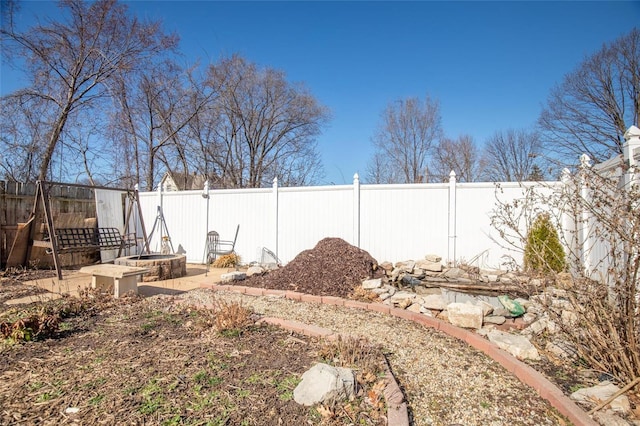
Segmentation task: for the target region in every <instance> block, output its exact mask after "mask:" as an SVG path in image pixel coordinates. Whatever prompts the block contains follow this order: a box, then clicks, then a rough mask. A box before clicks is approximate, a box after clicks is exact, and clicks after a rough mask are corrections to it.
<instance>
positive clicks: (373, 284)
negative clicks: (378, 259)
mask: <svg viewBox="0 0 640 426" xmlns="http://www.w3.org/2000/svg"><path fill="white" fill-rule="evenodd" d="M380 287H382V278H373V279H370V280H364V281H362V288H363V289H365V290H373V289H376V288H380Z"/></svg>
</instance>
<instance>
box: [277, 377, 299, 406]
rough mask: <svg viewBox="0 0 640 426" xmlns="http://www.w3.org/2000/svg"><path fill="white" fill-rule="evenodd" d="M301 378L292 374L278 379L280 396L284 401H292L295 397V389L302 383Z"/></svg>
mask: <svg viewBox="0 0 640 426" xmlns="http://www.w3.org/2000/svg"><path fill="white" fill-rule="evenodd" d="M301 380H302V379H300V378H299V377H298V376H295V375H290V376H286V377H285V378H284V379H282V380H278V381H276V389H278V392H279V394H280V395H279V398H280V399H281V400H282V401H291V400H292V399H293V390H294V389H295V388H296V386H298V384H300V382H301Z"/></svg>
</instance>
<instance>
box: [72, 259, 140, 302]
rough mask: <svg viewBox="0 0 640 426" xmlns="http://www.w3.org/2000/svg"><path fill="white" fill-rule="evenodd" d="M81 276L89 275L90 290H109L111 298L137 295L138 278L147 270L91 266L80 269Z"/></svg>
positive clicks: (134, 267) (120, 266)
mask: <svg viewBox="0 0 640 426" xmlns="http://www.w3.org/2000/svg"><path fill="white" fill-rule="evenodd" d="M80 272H81V273H83V274H89V275H91V288H97V289H100V290H110V289H111V288H113V297H116V298H118V297H120V296H124V295H125V294H126V293H128V292H129V291H133V292H134V293H135V294H138V276H140V275H142V274H145V273H147V272H149V269H147V268H139V267H137V266H124V265H111V264H104V265H92V266H84V267H82V268H80Z"/></svg>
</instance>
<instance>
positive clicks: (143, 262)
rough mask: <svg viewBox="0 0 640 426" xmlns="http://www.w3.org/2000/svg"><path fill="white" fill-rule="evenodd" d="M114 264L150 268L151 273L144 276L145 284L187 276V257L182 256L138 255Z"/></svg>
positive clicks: (121, 259) (123, 258)
mask: <svg viewBox="0 0 640 426" xmlns="http://www.w3.org/2000/svg"><path fill="white" fill-rule="evenodd" d="M113 263H114V264H116V265H126V266H138V267H140V268H148V269H149V272H148V273H146V274H144V275H143V276H142V281H145V282H147V281H162V280H169V279H172V278H180V277H183V276H185V275H187V257H186V256H184V255H182V254H160V253H151V254H139V255H138V254H136V255H134V256H126V257H119V258H117V259H116V260H114V261H113Z"/></svg>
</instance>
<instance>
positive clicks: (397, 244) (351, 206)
mask: <svg viewBox="0 0 640 426" xmlns="http://www.w3.org/2000/svg"><path fill="white" fill-rule="evenodd" d="M625 136H626V137H627V144H626V145H625V155H624V156H623V161H624V162H625V163H627V164H630V165H634V164H635V161H636V160H635V154H634V153H635V152H636V150H637V149H638V148H639V147H640V130H639V129H638V128H637V127H631V128H630V129H629V131H628V132H627V135H625ZM614 160H615V159H612V160H611V164H615V165H616V167H619V165H620V164H621V163H620V158H618V159H617V162H616V161H614ZM607 167H608V166H607V164H604V163H603V164H602V165H601V166H599V167H597V169H598V170H603V171H605V169H607ZM563 185H564V184H563V183H562V182H525V183H508V182H507V183H505V182H502V183H499V184H495V183H458V182H456V179H455V174H454V173H453V172H452V173H451V177H450V181H449V183H448V184H446V183H445V184H407V185H361V184H360V182H359V179H358V176H357V175H355V176H354V180H353V184H352V185H338V186H315V187H297V188H280V187H278V184H277V181H274V184H273V187H272V188H265V189H237V190H211V191H209V190H208V189H203V190H202V191H177V192H161V191H158V192H145V193H140V194H139V196H140V205H141V209H142V215H143V218H144V223H145V226H146V230H147V234H153V235H152V237H153V238H151V241H150V249H151V251H156V252H159V251H160V250H161V241H162V237H163V236H169V237H170V240H171V243H172V246H173V249H174V251H175V252H177V253H183V254H186V256H187V260H188V261H189V262H193V263H203V262H204V258H205V246H206V235H207V232H208V231H211V230H215V231H217V232H218V233H219V235H220V238H221V239H232V238H233V235H234V233H235V229H236V226H237V225H240V232H239V234H238V241H237V244H236V251H237V253H238V254H239V255H240V256H241V259H242V262H243V263H249V262H252V261H259V260H260V255H261V253H262V249H263V248H267V249H269V250H271V251H272V252H274V253H275V254H276V255H277V256H278V258H279V259H280V261H281V262H282V263H283V264H286V263H287V262H289V261H291V260H293V258H295V256H296V255H297V254H298V253H300V252H301V251H303V250H306V249H311V248H313V247H314V246H315V245H316V243H317V242H318V241H320V240H321V239H323V238H326V237H338V238H342V239H344V240H345V241H347V242H349V243H350V244H352V245H354V246H357V247H360V248H362V249H364V250H366V251H368V252H369V253H370V254H371V255H372V256H373V257H374V258H375V259H376V260H378V261H379V262H383V261H390V262H397V261H402V260H408V259H414V260H417V259H421V258H423V257H424V256H425V255H426V254H436V255H440V256H441V257H442V258H443V261H445V262H446V263H449V264H454V263H457V262H466V263H468V264H471V265H474V266H479V267H482V268H496V269H497V268H503V267H504V265H505V264H506V263H509V262H511V261H515V262H516V263H517V264H521V263H522V252H521V250H518V249H514V248H513V247H510V246H509V245H508V244H506V242H505V241H504V240H503V239H502V238H501V237H500V234H499V232H498V231H497V230H496V229H494V228H493V227H492V225H491V217H492V214H493V212H494V211H495V210H496V208H497V206H498V204H499V203H511V202H513V200H516V199H523V197H524V196H525V192H526V190H527V188H532V187H533V188H535V190H536V191H538V190H539V191H555V190H561V189H562V186H563ZM161 213H162V214H161ZM161 216H163V218H164V220H162V219H161ZM563 231H564V233H565V236H567V235H568V237H567V238H568V239H569V240H570V241H572V245H574V247H571V248H569V250H572V251H574V250H576V248H577V250H578V251H581V252H582V253H583V258H582V259H581V261H582V263H583V265H584V266H585V269H586V270H589V266H590V265H596V264H600V265H601V267H602V263H601V262H600V261H599V260H598V259H595V258H594V256H595V257H599V256H601V255H602V252H603V250H604V251H606V250H605V249H606V248H603V249H602V250H601V249H599V248H598V247H597V244H598V242H597V238H595V237H594V236H592V235H588V234H587V233H585V232H575V231H576V229H575V223H569V222H567V224H566V226H565V229H564V230H563ZM337 255H339V254H337Z"/></svg>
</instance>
